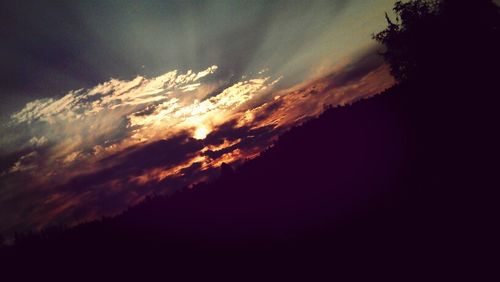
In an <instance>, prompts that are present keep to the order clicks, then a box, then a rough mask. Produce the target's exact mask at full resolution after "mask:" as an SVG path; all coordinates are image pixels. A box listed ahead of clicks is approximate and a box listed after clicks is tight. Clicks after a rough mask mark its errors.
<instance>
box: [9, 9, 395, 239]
mask: <svg viewBox="0 0 500 282" xmlns="http://www.w3.org/2000/svg"><path fill="white" fill-rule="evenodd" d="M4 2H5V1H4ZM393 4H394V1H389V0H351V1H348V0H329V1H291V0H290V1H79V2H77V1H68V2H61V3H57V4H53V3H43V1H15V2H11V3H2V4H0V35H1V37H2V44H1V45H0V61H1V62H2V63H1V65H0V110H1V114H0V233H3V234H6V235H9V234H12V233H13V232H15V231H20V232H24V231H28V230H40V229H43V228H47V227H49V226H52V225H57V224H67V225H74V224H77V223H79V222H84V221H88V220H93V219H97V218H100V217H102V216H110V215H114V214H117V213H119V212H121V211H123V210H124V209H126V208H127V207H129V206H131V205H134V204H137V203H139V202H140V201H142V200H143V199H144V198H145V197H146V196H147V195H152V194H165V193H171V192H173V191H175V190H177V189H181V188H183V187H186V186H189V185H191V184H193V183H197V182H200V181H207V180H210V179H213V177H216V176H217V175H218V174H219V167H220V165H221V164H222V163H223V162H225V163H228V164H232V165H233V166H237V165H239V164H241V163H242V162H244V160H246V159H251V158H254V157H256V156H258V154H259V152H261V151H262V150H264V149H265V148H267V147H268V146H270V145H272V142H273V140H276V138H278V137H279V135H280V134H281V133H283V132H284V131H286V130H288V129H290V128H291V127H293V126H296V125H298V124H300V123H301V122H303V121H305V120H307V119H309V118H312V117H315V116H317V115H319V114H320V113H321V112H322V111H323V110H324V108H325V107H326V106H328V105H333V106H345V105H348V104H350V103H353V102H355V101H357V100H360V99H363V98H367V97H370V96H373V95H375V94H377V93H379V92H381V91H382V90H384V89H386V88H388V87H390V86H391V85H392V84H393V83H394V80H393V78H392V77H391V76H390V75H389V71H388V66H387V65H385V64H384V63H383V61H382V59H381V58H380V56H379V55H378V54H377V51H378V50H379V48H380V46H376V45H375V42H373V40H372V39H371V35H372V34H373V33H376V32H378V31H380V30H382V29H383V28H384V27H385V25H386V22H385V18H384V12H389V11H390V10H391V8H392V6H393ZM304 150H307V148H304Z"/></svg>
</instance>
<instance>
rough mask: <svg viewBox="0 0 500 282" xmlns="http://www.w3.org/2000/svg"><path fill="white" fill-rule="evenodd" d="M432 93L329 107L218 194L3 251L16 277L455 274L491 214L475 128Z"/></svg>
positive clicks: (213, 190) (173, 201) (147, 206)
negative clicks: (95, 272) (88, 271)
mask: <svg viewBox="0 0 500 282" xmlns="http://www.w3.org/2000/svg"><path fill="white" fill-rule="evenodd" d="M427 86H429V85H427ZM427 86H425V85H422V84H421V85H410V84H409V83H407V84H404V85H397V86H395V87H393V88H392V89H389V90H388V91H386V93H382V94H381V95H378V96H376V97H373V98H371V99H368V100H363V101H360V102H357V103H355V104H353V105H350V106H346V107H340V108H333V109H329V110H327V111H326V112H325V113H324V114H323V115H321V116H320V117H319V118H317V119H315V120H311V121H309V122H307V123H306V124H304V125H302V126H300V127H297V128H294V129H292V130H291V131H290V132H288V133H286V134H285V135H284V136H282V137H281V138H280V139H279V141H278V142H277V143H276V144H275V146H273V147H272V148H270V149H268V150H267V151H265V152H264V153H262V155H261V156H260V157H258V158H257V159H255V160H252V161H249V162H248V163H246V164H245V165H243V166H242V167H241V168H239V169H238V170H236V171H235V172H231V170H227V171H228V172H226V173H225V174H224V175H223V176H222V177H220V178H219V179H218V180H216V181H214V182H212V183H209V184H201V185H198V186H196V187H193V189H191V190H189V191H184V192H180V193H178V194H175V195H174V196H171V197H168V198H166V197H158V198H153V199H150V200H148V201H146V202H144V203H143V204H141V205H139V206H136V207H134V208H132V209H130V210H128V211H127V212H125V213H124V214H122V215H120V216H118V217H116V218H112V219H105V220H102V221H98V222H92V223H88V224H83V225H80V226H78V227H76V228H72V229H69V230H65V231H62V232H52V234H49V236H45V235H40V236H34V237H32V238H25V239H24V240H23V238H19V241H18V244H16V246H15V247H9V248H4V250H3V252H2V258H3V259H4V260H5V262H4V265H15V266H17V267H28V266H29V267H36V268H37V269H40V270H43V271H46V270H47V269H50V268H51V266H54V265H55V266H57V268H58V269H62V270H64V271H69V270H70V269H80V268H81V267H82V266H85V267H87V265H88V264H89V263H90V265H92V267H91V268H92V269H95V268H94V267H97V268H99V267H103V270H105V271H112V270H113V269H115V268H114V267H118V268H122V267H124V266H131V267H134V268H140V267H147V268H149V267H153V266H162V267H163V268H165V271H166V272H167V273H168V274H166V276H169V275H171V277H173V275H177V274H181V275H186V273H190V275H194V277H199V276H200V275H201V274H200V272H197V273H191V270H193V269H197V271H200V270H201V269H204V270H205V271H216V272H218V271H222V272H224V273H230V274H235V275H239V276H238V277H240V278H243V277H246V274H245V273H248V271H249V269H252V268H255V269H254V270H257V269H258V270H259V271H258V273H262V271H263V270H264V269H266V270H268V271H271V272H272V273H275V274H278V275H285V274H286V275H285V276H295V275H296V274H295V273H296V272H297V271H298V272H301V271H302V270H305V269H309V270H310V269H317V270H318V271H319V270H321V273H323V274H324V273H325V272H326V273H330V271H333V270H331V268H332V267H334V268H335V269H339V268H340V269H342V268H344V267H345V266H349V267H353V268H356V267H357V266H361V265H362V266H365V267H366V266H368V267H370V269H373V270H378V271H396V272H400V273H407V274H408V273H412V272H409V270H412V269H413V270H414V269H420V270H423V269H426V270H431V271H432V270H433V269H441V270H442V269H443V267H445V266H452V265H453V264H454V263H455V262H459V261H461V260H462V259H463V258H464V257H466V256H467V255H468V254H469V252H473V251H474V248H472V247H471V245H469V244H461V245H460V247H459V248H457V244H459V243H460V242H462V241H463V240H464V239H465V238H472V237H470V235H471V234H475V233H476V232H478V229H475V230H474V231H473V232H471V228H472V227H473V226H476V227H482V225H480V222H479V221H477V220H475V219H473V220H471V217H473V214H474V215H476V214H480V213H482V212H487V211H486V209H487V208H488V205H484V204H483V203H482V202H479V200H482V199H479V198H477V200H478V201H477V202H476V201H475V200H476V199H475V197H474V194H471V193H469V192H470V191H469V189H470V188H469V187H471V186H469V185H470V184H471V183H470V180H471V179H477V178H475V177H476V176H477V173H479V171H478V170H477V168H475V167H474V166H473V165H470V164H473V162H474V161H476V160H475V158H478V157H477V155H470V154H468V153H467V151H465V150H462V153H461V154H459V155H458V154H457V151H456V150H457V149H458V148H460V147H462V146H464V145H465V144H467V145H468V146H470V145H472V146H474V144H477V143H478V141H477V139H475V138H473V137H471V136H469V135H466V134H463V133H464V132H468V131H467V130H468V128H466V127H467V125H466V124H461V125H460V126H458V127H455V126H454V125H456V124H460V122H461V121H462V118H460V115H458V113H459V112H460V111H459V110H454V109H450V110H448V111H447V113H448V115H443V113H442V112H440V110H439V109H442V107H443V106H444V104H445V103H448V102H447V101H448V98H449V97H446V95H445V94H441V97H442V98H441V99H437V98H434V99H433V101H434V103H429V97H432V96H433V95H434V94H436V95H438V93H443V92H441V91H443V89H441V88H439V87H435V88H434V90H433V91H434V92H433V93H426V94H425V95H423V94H422V91H423V90H424V89H429V88H426V87H427ZM464 91H465V90H464ZM454 94H455V95H456V94H457V92H455V93H454ZM434 97H440V96H434ZM455 100H456V104H457V105H458V104H459V103H460V99H455ZM450 121H453V122H452V123H449V122H450ZM445 125H446V126H445ZM471 129H472V127H471ZM458 137H460V138H458ZM479 158H481V157H479ZM465 172H467V173H465ZM468 191H469V192H468ZM464 204H467V205H468V207H469V209H464V206H463V205H464ZM470 209H474V213H471V212H469V211H470ZM466 254H467V255H466ZM221 266H223V268H224V269H223V270H221ZM249 267H250V268H249ZM13 269H14V268H13ZM344 270H345V269H344ZM60 271H61V270H60ZM184 271H187V272H184ZM334 272H335V271H334ZM307 273H308V274H307V275H310V274H311V272H307ZM330 274H332V273H330ZM365 274H366V273H365ZM201 276H203V275H201Z"/></svg>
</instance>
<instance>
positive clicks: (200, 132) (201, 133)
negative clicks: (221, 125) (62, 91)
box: [193, 125, 210, 140]
mask: <svg viewBox="0 0 500 282" xmlns="http://www.w3.org/2000/svg"><path fill="white" fill-rule="evenodd" d="M209 133H210V129H209V128H208V127H207V126H205V125H200V126H198V127H197V128H196V130H195V131H194V134H193V138H194V139H197V140H202V139H205V138H206V137H207V135H208V134H209Z"/></svg>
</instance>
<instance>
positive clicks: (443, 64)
mask: <svg viewBox="0 0 500 282" xmlns="http://www.w3.org/2000/svg"><path fill="white" fill-rule="evenodd" d="M393 10H394V13H395V14H396V18H395V20H391V18H390V17H389V16H388V15H387V14H386V19H387V23H388V26H387V28H386V29H385V30H383V31H381V32H379V33H378V34H376V35H374V36H373V38H374V39H375V40H376V41H378V42H380V43H382V44H383V45H384V46H385V47H386V50H385V51H384V52H383V53H382V54H383V56H384V58H385V60H386V61H387V62H388V63H389V64H390V66H391V72H392V75H393V76H394V77H395V78H396V79H397V80H398V81H405V80H408V79H410V78H413V77H415V76H420V75H425V74H433V75H439V76H443V75H445V74H444V73H441V74H439V73H438V72H443V69H446V70H447V71H449V70H450V69H452V68H453V65H454V64H456V62H459V61H467V57H468V56H475V57H478V58H481V56H482V55H484V54H487V55H491V54H492V53H494V50H495V48H496V47H498V37H499V36H500V34H499V27H500V24H499V23H500V17H499V15H500V14H499V9H498V7H497V6H496V5H495V4H494V3H493V2H491V1H489V0H476V1H457V0H441V1H439V0H411V1H407V2H403V1H397V2H396V3H395V5H394V8H393ZM464 59H465V60H464ZM483 59H484V58H483Z"/></svg>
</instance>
